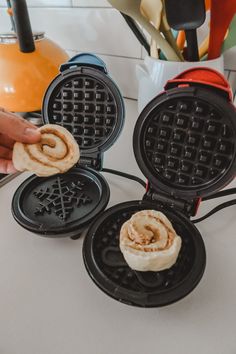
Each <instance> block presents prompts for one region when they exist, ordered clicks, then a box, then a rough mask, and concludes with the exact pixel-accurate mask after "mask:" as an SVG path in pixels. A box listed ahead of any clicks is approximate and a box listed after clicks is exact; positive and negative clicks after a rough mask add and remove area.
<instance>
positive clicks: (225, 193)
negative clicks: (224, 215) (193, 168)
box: [102, 168, 236, 224]
mask: <svg viewBox="0 0 236 354" xmlns="http://www.w3.org/2000/svg"><path fill="white" fill-rule="evenodd" d="M102 172H105V173H111V174H113V175H117V176H120V177H124V178H127V179H130V180H132V181H135V182H138V183H139V184H141V186H142V187H144V188H146V182H144V181H143V180H142V179H141V178H139V177H137V176H134V175H131V174H129V173H125V172H121V171H117V170H113V169H111V168H103V169H102ZM232 194H236V188H229V189H226V190H224V191H220V192H217V193H214V194H211V195H210V196H207V197H203V198H202V201H207V200H212V199H216V198H221V197H225V196H228V195H232ZM233 205H236V199H232V200H229V201H227V202H225V203H222V204H219V205H218V206H217V207H215V208H213V209H212V210H211V211H209V212H208V213H207V214H205V215H203V216H202V217H200V218H198V219H194V220H191V221H192V222H193V223H194V224H197V223H199V222H201V221H203V220H205V219H207V218H209V217H210V216H212V215H213V214H215V213H217V212H218V211H220V210H222V209H225V208H228V207H230V206H233Z"/></svg>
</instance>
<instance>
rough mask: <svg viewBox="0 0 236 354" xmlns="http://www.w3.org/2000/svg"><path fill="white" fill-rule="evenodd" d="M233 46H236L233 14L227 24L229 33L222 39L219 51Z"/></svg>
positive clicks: (235, 18) (235, 17)
mask: <svg viewBox="0 0 236 354" xmlns="http://www.w3.org/2000/svg"><path fill="white" fill-rule="evenodd" d="M234 46H236V16H234V18H233V20H232V22H231V24H230V26H229V33H228V36H227V37H226V39H225V41H224V44H223V46H222V49H221V53H224V52H225V51H226V50H228V49H230V48H233V47H234Z"/></svg>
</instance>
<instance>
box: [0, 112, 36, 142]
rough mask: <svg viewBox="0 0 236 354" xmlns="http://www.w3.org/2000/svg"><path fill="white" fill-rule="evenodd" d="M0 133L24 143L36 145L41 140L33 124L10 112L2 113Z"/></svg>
mask: <svg viewBox="0 0 236 354" xmlns="http://www.w3.org/2000/svg"><path fill="white" fill-rule="evenodd" d="M0 132H1V133H2V134H5V135H7V136H8V137H10V138H11V139H13V140H15V141H19V142H22V143H28V144H34V143H37V142H39V141H40V139H41V134H40V132H39V131H38V130H37V128H36V127H35V126H34V125H33V124H32V123H30V122H27V121H26V120H25V119H23V118H21V117H19V116H17V115H16V114H13V113H10V112H0Z"/></svg>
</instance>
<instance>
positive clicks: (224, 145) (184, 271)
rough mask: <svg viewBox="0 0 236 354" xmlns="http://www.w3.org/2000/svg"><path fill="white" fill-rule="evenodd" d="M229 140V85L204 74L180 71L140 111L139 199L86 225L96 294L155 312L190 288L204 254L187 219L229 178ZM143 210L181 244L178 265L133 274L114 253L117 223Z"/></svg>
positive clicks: (233, 129) (235, 134)
mask: <svg viewBox="0 0 236 354" xmlns="http://www.w3.org/2000/svg"><path fill="white" fill-rule="evenodd" d="M199 70H200V71H199ZM206 80H208V82H207V81H206ZM235 141H236V112H235V108H234V107H233V105H232V103H231V93H230V91H229V87H228V84H227V82H226V81H225V79H224V78H223V76H221V75H220V74H218V73H216V72H215V71H212V70H210V69H195V70H190V71H187V72H186V73H183V74H182V75H180V76H179V77H177V78H176V79H175V80H173V81H170V82H169V83H168V84H167V86H166V91H165V92H164V93H162V94H161V95H159V96H157V97H156V98H154V99H153V100H152V101H151V102H150V103H149V104H148V105H147V106H146V107H145V108H144V110H143V111H142V112H141V114H140V116H139V118H138V121H137V123H136V126H135V129H134V135H133V148H134V153H135V157H136V160H137V163H138V165H139V167H140V169H141V170H142V172H143V173H144V175H145V176H146V177H147V179H148V185H147V191H146V194H145V195H144V198H143V201H132V202H126V203H122V204H118V205H116V206H114V207H112V208H110V209H108V210H107V211H105V212H104V213H103V214H102V215H100V216H99V217H98V218H97V220H96V221H95V222H94V223H93V224H92V225H91V226H90V228H89V230H88V232H87V235H86V238H85V241H84V245H83V257H84V263H85V266H86V269H87V271H88V273H89V275H90V277H91V278H92V280H93V281H94V282H95V284H96V285H97V286H98V287H99V288H100V289H101V290H103V291H104V292H105V293H106V294H108V295H109V296H111V297H113V298H114V299H116V300H118V301H121V302H124V303H126V304H129V305H133V306H141V307H160V306H165V305H169V304H171V303H173V302H176V301H178V300H180V299H181V298H183V297H185V296H186V295H187V294H189V293H190V292H191V291H192V290H193V289H194V288H195V287H196V285H197V284H198V283H199V281H200V280H201V278H202V275H203V273H204V269H205V264H206V253H205V246H204V243H203V240H202V237H201V235H200V233H199V231H198V230H197V229H196V227H195V226H194V224H193V223H192V222H191V221H190V216H192V215H195V213H196V211H197V208H198V205H199V201H200V198H201V197H202V196H206V195H209V194H211V193H213V192H216V191H217V190H219V189H221V188H223V187H225V185H226V184H228V183H229V182H230V181H231V180H232V178H234V176H235V173H236V163H235V162H236V161H235V160H236V158H235V150H236V149H235ZM144 209H154V210H158V211H162V212H163V213H164V214H166V216H167V217H168V218H169V219H170V221H171V222H172V224H173V227H174V228H175V230H176V232H177V234H179V235H180V236H181V238H182V248H181V250H180V254H179V257H178V259H177V262H176V264H175V265H174V266H173V267H171V268H170V269H168V270H165V271H161V272H137V271H134V270H132V269H130V268H129V266H128V265H127V263H126V262H125V260H124V258H123V255H122V253H121V252H120V249H119V234H120V229H121V226H122V224H123V223H124V222H126V221H127V220H128V219H130V217H131V215H132V214H134V213H135V212H137V211H140V210H144Z"/></svg>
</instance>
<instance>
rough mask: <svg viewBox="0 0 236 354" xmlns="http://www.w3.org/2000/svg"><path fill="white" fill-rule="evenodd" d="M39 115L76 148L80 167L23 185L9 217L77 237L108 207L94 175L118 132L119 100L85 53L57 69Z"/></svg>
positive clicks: (103, 186)
mask: <svg viewBox="0 0 236 354" xmlns="http://www.w3.org/2000/svg"><path fill="white" fill-rule="evenodd" d="M42 111H43V121H44V123H51V124H59V125H62V126H64V127H65V128H66V129H68V130H69V131H70V132H71V133H72V135H73V136H74V138H75V139H76V141H77V143H78V144H79V146H80V153H81V158H80V162H79V165H78V167H75V168H73V169H72V170H70V171H69V172H67V173H66V174H63V175H56V176H52V177H49V178H39V177H36V176H32V177H30V178H28V179H27V180H26V181H24V182H23V183H22V185H21V186H20V187H19V188H18V190H17V191H16V193H15V195H14V197H13V202H12V211H13V216H14V218H15V219H16V220H17V222H18V223H19V224H21V226H23V227H24V228H26V229H28V230H30V231H32V232H35V233H37V234H40V235H43V236H47V237H65V236H67V237H68V236H70V237H76V235H79V233H80V232H81V231H83V229H84V228H86V227H87V226H88V225H89V223H90V222H91V221H92V220H93V219H94V218H95V217H96V216H97V215H98V214H99V213H100V212H101V211H103V210H104V209H105V208H106V206H107V204H108V201H109V197H110V190H109V186H108V184H107V182H106V180H105V179H104V177H103V176H102V175H101V174H100V173H99V172H98V171H99V170H100V169H101V168H102V157H103V153H104V151H105V150H107V149H108V148H109V147H110V146H111V145H112V144H113V143H114V142H115V140H116V139H117V138H118V135H119V134H120V132H121V129H122V127H123V123H124V103H123V98H122V96H121V94H120V91H119V89H118V87H117V86H116V84H115V83H114V82H113V80H112V79H111V78H110V77H109V76H108V74H107V69H106V66H105V64H104V62H103V61H102V60H101V59H100V58H98V57H96V56H95V55H92V54H87V53H86V54H80V55H77V56H75V57H74V58H72V59H71V60H70V61H69V62H68V63H66V64H63V65H62V66H61V73H60V74H59V75H58V76H57V77H56V78H55V79H54V80H53V82H52V83H51V84H50V86H49V88H48V90H47V92H46V94H45V97H44V101H43V109H42Z"/></svg>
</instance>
